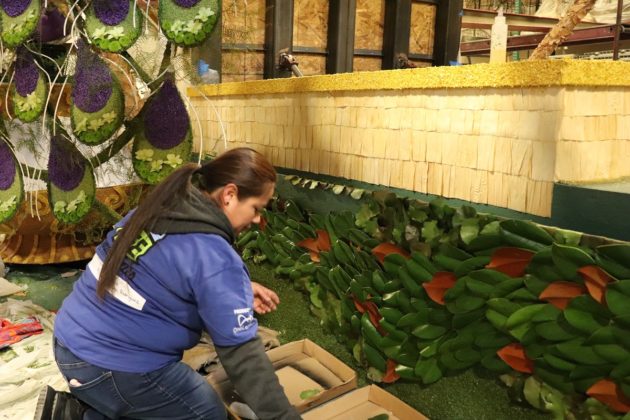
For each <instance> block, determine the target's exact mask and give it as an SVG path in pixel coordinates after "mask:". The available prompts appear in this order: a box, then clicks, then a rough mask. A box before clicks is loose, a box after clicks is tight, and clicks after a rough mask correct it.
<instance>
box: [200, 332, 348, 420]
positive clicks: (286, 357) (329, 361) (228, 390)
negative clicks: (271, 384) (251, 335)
mask: <svg viewBox="0 0 630 420" xmlns="http://www.w3.org/2000/svg"><path fill="white" fill-rule="evenodd" d="M267 355H268V356H269V360H271V363H272V364H273V366H274V367H275V369H276V374H277V375H278V379H279V380H280V384H281V385H282V386H283V388H284V390H285V394H286V395H287V397H288V398H289V401H290V402H291V403H292V404H293V405H294V406H295V408H296V409H297V410H298V411H299V412H300V413H303V412H304V411H306V410H308V409H310V408H313V407H315V406H318V405H321V404H323V403H324V402H326V401H329V400H331V399H333V398H335V397H338V396H339V395H341V394H345V393H346V392H348V391H351V390H353V389H355V388H356V387H357V374H356V372H355V371H354V370H352V369H351V368H350V367H349V366H347V365H345V364H344V363H343V362H341V360H339V359H337V358H336V357H335V356H333V355H332V354H330V353H329V352H327V351H326V350H324V349H323V348H321V347H320V346H318V345H317V344H315V343H314V342H312V341H311V340H308V339H304V340H300V341H293V342H291V343H288V344H285V345H283V346H280V347H276V348H275V349H271V350H269V351H268V352H267ZM207 379H208V382H210V384H212V386H213V387H214V388H215V389H216V390H217V392H218V393H219V395H220V396H221V398H222V399H223V402H224V403H225V405H226V406H228V407H229V405H230V404H232V403H233V402H235V401H241V400H240V397H239V396H238V395H237V394H236V392H235V391H234V388H233V386H232V384H231V383H230V380H229V379H228V377H227V374H226V373H225V371H224V370H223V369H217V370H216V371H214V372H212V373H211V374H210V375H208V377H207ZM317 391H319V392H317ZM305 394H307V396H305ZM308 394H313V395H311V396H308ZM228 411H229V414H230V415H231V416H232V417H233V418H235V419H240V417H239V416H238V415H236V414H235V413H233V412H231V411H230V410H229V409H228Z"/></svg>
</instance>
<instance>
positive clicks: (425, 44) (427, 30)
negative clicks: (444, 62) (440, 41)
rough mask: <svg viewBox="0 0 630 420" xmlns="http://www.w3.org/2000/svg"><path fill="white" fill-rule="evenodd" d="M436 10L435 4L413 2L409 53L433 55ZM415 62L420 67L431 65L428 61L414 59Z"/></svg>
mask: <svg viewBox="0 0 630 420" xmlns="http://www.w3.org/2000/svg"><path fill="white" fill-rule="evenodd" d="M436 11H437V7H436V6H435V5H433V4H424V3H411V33H410V36H409V54H425V55H433V38H434V35H435V13H436ZM412 61H413V60H412ZM414 63H415V64H416V66H418V67H428V66H431V63H428V62H422V61H414Z"/></svg>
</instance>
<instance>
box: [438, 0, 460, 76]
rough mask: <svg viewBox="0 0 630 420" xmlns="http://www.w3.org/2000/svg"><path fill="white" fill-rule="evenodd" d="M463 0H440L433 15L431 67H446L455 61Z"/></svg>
mask: <svg viewBox="0 0 630 420" xmlns="http://www.w3.org/2000/svg"><path fill="white" fill-rule="evenodd" d="M463 9H464V0H440V4H439V5H438V7H437V11H436V15H435V37H434V41H433V57H434V58H433V65H434V66H448V65H449V64H450V62H451V61H457V54H458V52H459V39H460V33H461V29H462V10H463Z"/></svg>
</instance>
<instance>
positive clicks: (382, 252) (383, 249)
mask: <svg viewBox="0 0 630 420" xmlns="http://www.w3.org/2000/svg"><path fill="white" fill-rule="evenodd" d="M389 254H400V255H402V256H403V257H405V258H410V256H409V254H408V253H407V251H405V250H404V249H402V248H400V247H398V246H396V245H394V244H392V243H389V242H383V243H382V244H379V245H377V246H376V247H374V248H373V249H372V255H374V256H375V257H376V259H378V260H379V261H380V263H381V264H383V262H384V261H385V257H386V256H388V255H389Z"/></svg>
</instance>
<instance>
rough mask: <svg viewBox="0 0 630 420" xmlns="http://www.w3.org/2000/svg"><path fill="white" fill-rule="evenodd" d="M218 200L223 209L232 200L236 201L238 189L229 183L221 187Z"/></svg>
mask: <svg viewBox="0 0 630 420" xmlns="http://www.w3.org/2000/svg"><path fill="white" fill-rule="evenodd" d="M220 198H221V205H222V206H224V207H225V206H229V205H230V203H231V202H232V201H233V200H236V199H238V187H237V186H236V184H232V183H230V184H227V185H226V186H225V187H223V189H222V190H221V194H220Z"/></svg>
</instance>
